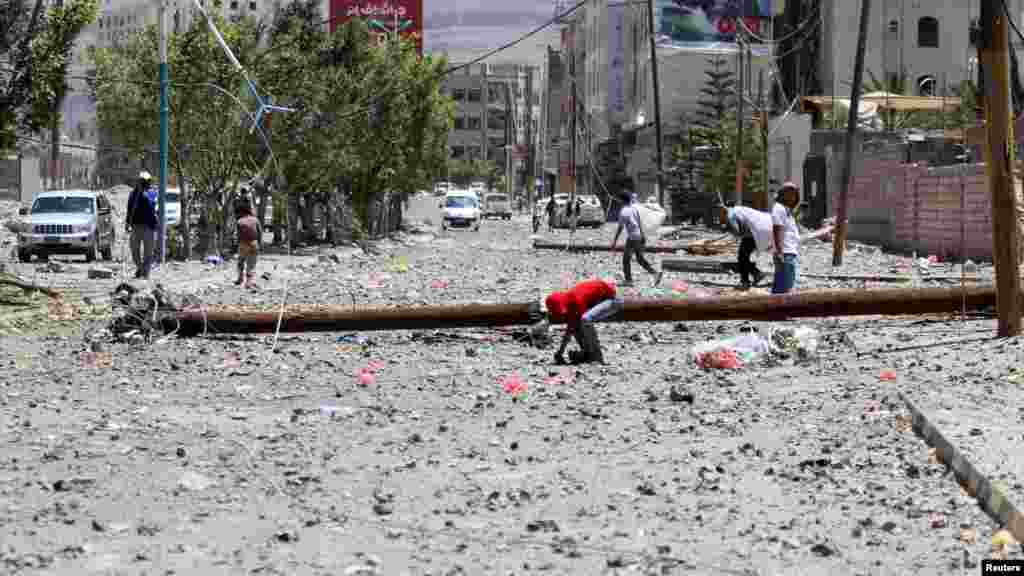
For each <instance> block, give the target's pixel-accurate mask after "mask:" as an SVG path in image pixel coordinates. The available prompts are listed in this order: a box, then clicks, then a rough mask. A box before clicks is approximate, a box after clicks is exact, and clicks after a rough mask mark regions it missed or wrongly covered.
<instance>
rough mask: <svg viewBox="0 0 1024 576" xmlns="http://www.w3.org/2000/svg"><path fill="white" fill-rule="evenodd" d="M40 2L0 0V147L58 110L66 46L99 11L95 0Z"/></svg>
mask: <svg viewBox="0 0 1024 576" xmlns="http://www.w3.org/2000/svg"><path fill="white" fill-rule="evenodd" d="M44 5H45V4H44V2H43V1H42V0H35V2H34V3H33V6H32V7H31V8H29V3H28V1H27V0H3V1H2V2H0V63H2V64H0V150H3V149H10V148H13V147H14V146H15V142H16V139H15V131H16V130H19V129H20V130H23V131H26V132H37V131H38V130H40V129H42V128H43V127H44V126H47V125H49V124H50V123H51V122H52V121H53V120H54V119H55V118H54V116H55V115H59V114H60V109H59V108H60V107H59V104H60V102H61V101H62V100H63V97H64V94H65V92H66V91H67V85H66V76H67V72H68V66H69V63H70V60H71V50H72V48H73V47H74V43H75V40H76V39H77V38H78V36H79V34H81V32H82V30H83V29H84V28H85V27H86V26H88V25H89V24H90V23H92V22H93V21H95V20H96V16H97V14H98V10H99V4H98V2H97V0H69V1H68V2H67V3H65V4H64V5H63V6H53V7H50V8H49V9H46V10H44ZM56 119H57V120H59V116H58V117H57V118H56Z"/></svg>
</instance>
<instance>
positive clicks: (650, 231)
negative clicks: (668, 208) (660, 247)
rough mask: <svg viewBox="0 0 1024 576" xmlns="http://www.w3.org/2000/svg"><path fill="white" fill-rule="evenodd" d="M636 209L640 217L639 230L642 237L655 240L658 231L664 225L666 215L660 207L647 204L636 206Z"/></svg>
mask: <svg viewBox="0 0 1024 576" xmlns="http://www.w3.org/2000/svg"><path fill="white" fill-rule="evenodd" d="M636 209H637V213H638V214H639V215H640V228H641V229H642V230H643V231H644V236H646V237H647V238H648V239H649V240H656V239H657V238H658V229H660V228H661V225H662V224H664V223H665V218H666V217H667V214H665V211H664V210H662V209H661V208H660V207H656V206H651V205H649V204H638V205H637V207H636Z"/></svg>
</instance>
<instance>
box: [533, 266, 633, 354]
mask: <svg viewBox="0 0 1024 576" xmlns="http://www.w3.org/2000/svg"><path fill="white" fill-rule="evenodd" d="M545 304H546V306H547V309H548V317H549V318H550V319H551V320H553V321H556V322H558V321H565V335H564V336H562V345H561V346H559V347H558V352H556V353H555V362H557V363H559V364H564V363H565V357H564V356H563V355H562V354H564V353H565V347H566V346H568V344H569V339H570V338H572V337H575V338H576V343H577V344H578V345H579V347H580V353H579V355H578V356H577V355H572V354H570V357H571V358H573V360H574V362H597V363H600V364H603V363H604V355H603V354H602V353H601V344H600V342H598V340H597V330H596V329H595V328H594V323H595V322H600V321H602V320H608V319H610V318H613V317H614V316H616V315H617V314H619V313H620V312H622V304H623V303H622V299H620V298H617V297H616V296H615V286H613V285H611V284H609V283H607V282H602V281H601V280H587V281H585V282H580V283H579V284H577V285H576V286H575V287H573V289H572V290H568V291H566V292H555V293H554V294H551V295H550V296H548V298H547V300H546V301H545Z"/></svg>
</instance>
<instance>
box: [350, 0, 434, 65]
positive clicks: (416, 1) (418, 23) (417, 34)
mask: <svg viewBox="0 0 1024 576" xmlns="http://www.w3.org/2000/svg"><path fill="white" fill-rule="evenodd" d="M330 6H331V12H330V18H331V31H332V32H333V31H334V30H335V28H337V27H338V26H339V25H342V24H344V23H346V22H348V21H349V20H351V19H353V18H362V19H363V20H365V21H366V24H367V26H369V28H370V33H371V34H373V35H374V36H375V37H376V38H377V39H378V40H379V41H381V42H384V41H385V40H387V39H388V38H389V37H391V36H393V35H394V33H395V32H396V31H397V32H398V33H399V34H401V35H402V36H404V37H406V38H412V39H413V40H415V42H416V50H417V51H418V52H419V53H420V54H422V53H423V0H331V3H330Z"/></svg>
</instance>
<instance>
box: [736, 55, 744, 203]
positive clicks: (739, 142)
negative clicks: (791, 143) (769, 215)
mask: <svg viewBox="0 0 1024 576" xmlns="http://www.w3.org/2000/svg"><path fill="white" fill-rule="evenodd" d="M738 56H739V63H738V65H737V67H736V68H737V71H738V72H739V86H738V90H737V91H736V108H737V109H736V192H735V195H734V196H733V201H734V202H736V205H737V206H739V205H741V204H743V99H744V98H745V97H746V93H745V92H744V89H743V85H744V84H745V82H744V78H743V77H744V76H745V75H746V74H744V73H745V72H746V68H744V67H743V45H742V44H741V45H740V49H739V53H738Z"/></svg>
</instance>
